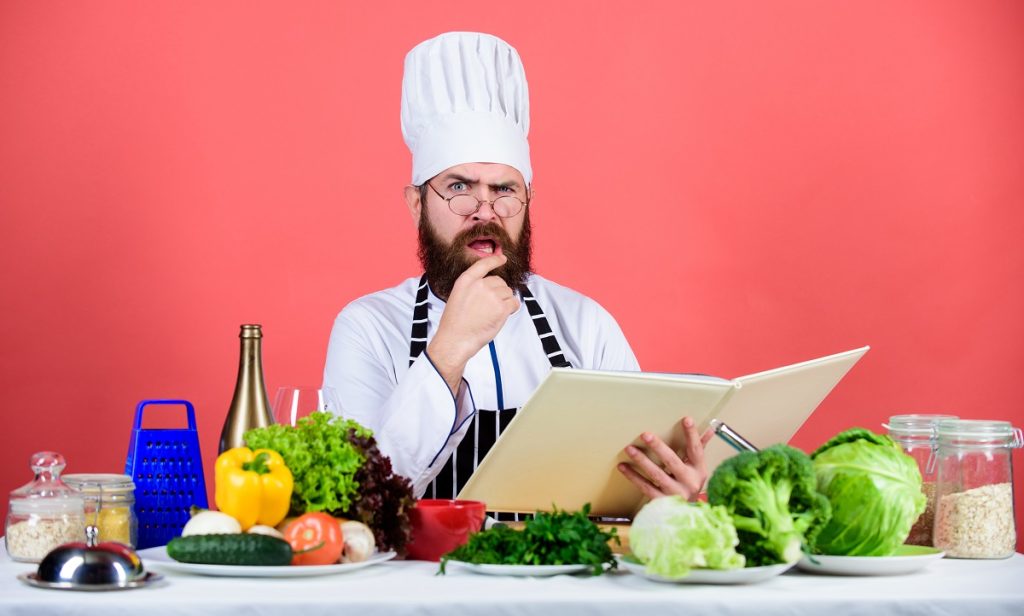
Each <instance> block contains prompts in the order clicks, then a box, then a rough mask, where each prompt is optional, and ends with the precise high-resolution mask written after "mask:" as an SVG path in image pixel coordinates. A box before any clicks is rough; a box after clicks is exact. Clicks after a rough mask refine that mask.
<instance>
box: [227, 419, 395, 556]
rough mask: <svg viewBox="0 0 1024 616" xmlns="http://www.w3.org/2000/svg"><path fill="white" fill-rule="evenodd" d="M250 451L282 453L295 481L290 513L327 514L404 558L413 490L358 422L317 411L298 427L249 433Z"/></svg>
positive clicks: (368, 432)
mask: <svg viewBox="0 0 1024 616" xmlns="http://www.w3.org/2000/svg"><path fill="white" fill-rule="evenodd" d="M245 442H246V444H247V445H249V446H250V447H259V448H265V449H272V450H274V451H277V452H279V453H280V454H281V456H282V457H283V458H284V461H285V464H286V465H287V466H288V468H289V469H290V470H291V472H292V475H293V476H294V478H295V488H294V490H293V492H292V499H291V514H292V515H299V514H302V513H306V512H316V511H322V512H325V513H330V514H331V515H333V516H336V517H339V518H348V519H352V520H358V521H360V522H363V523H364V524H366V525H367V526H369V527H370V528H371V529H372V530H373V533H374V537H375V539H376V542H377V544H378V545H380V546H381V548H382V549H385V550H396V551H397V552H399V553H404V551H405V545H406V543H408V541H409V533H410V527H409V515H408V510H409V508H410V507H412V504H413V498H412V485H411V484H410V483H409V480H408V479H406V478H405V477H402V476H400V475H396V474H394V473H393V472H392V469H391V461H390V460H389V459H388V458H387V457H386V456H384V455H383V454H381V453H380V450H379V449H377V443H376V441H375V440H374V438H373V435H372V433H371V432H370V431H369V430H367V429H366V428H364V427H362V426H361V425H359V424H358V423H357V422H355V421H351V420H345V419H342V418H340V417H335V416H333V415H332V414H330V413H325V412H316V413H312V414H310V415H309V416H307V417H304V418H302V419H300V420H299V421H298V423H297V425H296V426H295V427H291V426H284V425H272V426H268V427H265V428H256V429H254V430H250V431H248V432H246V433H245Z"/></svg>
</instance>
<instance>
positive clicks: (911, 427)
mask: <svg viewBox="0 0 1024 616" xmlns="http://www.w3.org/2000/svg"><path fill="white" fill-rule="evenodd" d="M944 419H958V417H957V416H956V415H926V414H912V415H893V416H892V417H890V418H889V423H887V424H883V427H885V429H886V430H888V431H889V436H890V437H892V440H894V441H896V444H898V445H899V446H900V447H902V448H903V452H904V453H906V454H907V455H908V456H910V457H911V458H913V459H914V461H915V462H917V468H918V469H920V471H921V480H922V482H921V490H922V491H923V492H924V495H925V498H926V499H927V501H926V504H925V509H924V513H922V514H921V516H920V517H919V518H917V521H916V522H914V526H913V527H912V528H911V529H910V535H908V536H907V541H906V542H907V543H909V544H911V545H925V546H930V545H931V544H932V526H933V523H934V520H935V470H934V469H929V468H928V460H929V458H931V456H932V447H933V445H934V442H935V426H936V425H937V424H938V423H939V422H940V421H942V420H944Z"/></svg>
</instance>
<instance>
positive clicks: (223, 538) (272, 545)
mask: <svg viewBox="0 0 1024 616" xmlns="http://www.w3.org/2000/svg"><path fill="white" fill-rule="evenodd" d="M167 555H168V556H170V557H171V558H173V559H174V560H176V561H178V562H183V563H197V564H203V565H250V566H257V565H264V566H276V565H290V564H291V562H292V546H290V545H288V542H287V541H284V540H283V539H278V538H277V537H270V536H268V535H258V534H251V535H250V534H245V533H241V534H237V535H190V536H188V537H175V538H174V539H171V542H170V543H168V544H167Z"/></svg>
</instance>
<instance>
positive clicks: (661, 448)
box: [640, 432, 701, 485]
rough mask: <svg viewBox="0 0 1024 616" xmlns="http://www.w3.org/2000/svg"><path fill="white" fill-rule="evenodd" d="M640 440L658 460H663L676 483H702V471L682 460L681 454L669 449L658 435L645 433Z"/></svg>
mask: <svg viewBox="0 0 1024 616" xmlns="http://www.w3.org/2000/svg"><path fill="white" fill-rule="evenodd" d="M640 438H641V439H642V440H643V441H644V442H645V443H647V445H648V446H649V447H650V448H651V451H652V452H654V453H655V454H657V456H658V458H660V459H661V463H662V464H664V465H665V467H666V468H667V469H668V470H669V471H670V472H671V473H672V476H673V477H674V478H675V479H676V481H678V482H680V483H684V484H687V485H689V484H693V483H699V482H700V481H701V473H700V471H698V470H696V469H694V468H693V467H691V466H689V465H687V464H686V462H684V461H683V460H681V459H680V458H679V454H677V453H676V452H675V451H674V450H673V449H672V448H671V447H669V446H668V445H667V444H666V443H665V441H663V440H661V439H660V438H658V437H657V435H655V434H651V433H650V432H645V433H643V434H642V435H641V436H640Z"/></svg>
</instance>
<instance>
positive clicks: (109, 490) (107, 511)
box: [64, 473, 138, 548]
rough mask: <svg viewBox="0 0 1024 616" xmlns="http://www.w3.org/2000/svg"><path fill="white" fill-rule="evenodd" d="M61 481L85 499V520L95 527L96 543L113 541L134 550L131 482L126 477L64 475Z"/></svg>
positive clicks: (106, 474) (134, 519)
mask: <svg viewBox="0 0 1024 616" xmlns="http://www.w3.org/2000/svg"><path fill="white" fill-rule="evenodd" d="M64 482H65V483H66V484H68V486H70V487H72V488H74V489H75V490H77V491H78V493H79V494H81V495H82V498H83V499H85V517H86V521H87V522H88V523H89V524H93V525H95V526H96V528H97V531H98V534H97V535H96V540H97V541H117V542H119V543H123V544H125V545H127V546H131V547H133V548H134V547H135V545H136V539H137V538H138V521H137V519H136V517H135V483H134V482H133V481H132V478H131V477H129V476H128V475H116V474H108V473H79V474H75V475H65V476H64Z"/></svg>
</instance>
